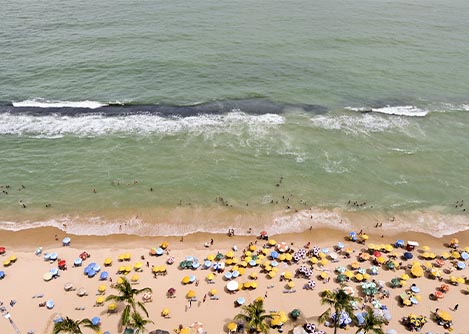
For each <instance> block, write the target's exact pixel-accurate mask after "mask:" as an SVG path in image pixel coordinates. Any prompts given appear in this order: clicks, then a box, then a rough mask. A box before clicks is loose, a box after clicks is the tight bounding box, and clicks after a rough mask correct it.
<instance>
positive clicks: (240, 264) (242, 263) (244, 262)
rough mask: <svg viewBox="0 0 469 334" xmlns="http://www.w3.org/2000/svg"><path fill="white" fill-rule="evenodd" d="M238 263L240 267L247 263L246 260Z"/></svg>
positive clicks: (245, 265)
mask: <svg viewBox="0 0 469 334" xmlns="http://www.w3.org/2000/svg"><path fill="white" fill-rule="evenodd" d="M238 265H239V266H241V267H247V266H248V263H247V262H246V261H241V262H240V263H238Z"/></svg>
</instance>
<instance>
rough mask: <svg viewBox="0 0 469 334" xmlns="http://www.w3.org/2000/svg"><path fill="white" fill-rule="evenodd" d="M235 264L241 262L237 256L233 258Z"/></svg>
mask: <svg viewBox="0 0 469 334" xmlns="http://www.w3.org/2000/svg"><path fill="white" fill-rule="evenodd" d="M231 261H232V262H233V264H237V263H239V259H238V258H237V257H234V258H233V259H232V260H231Z"/></svg>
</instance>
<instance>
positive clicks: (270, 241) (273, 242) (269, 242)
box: [267, 239, 277, 246]
mask: <svg viewBox="0 0 469 334" xmlns="http://www.w3.org/2000/svg"><path fill="white" fill-rule="evenodd" d="M267 243H268V244H269V245H270V246H275V245H276V244H277V241H275V240H274V239H269V241H267Z"/></svg>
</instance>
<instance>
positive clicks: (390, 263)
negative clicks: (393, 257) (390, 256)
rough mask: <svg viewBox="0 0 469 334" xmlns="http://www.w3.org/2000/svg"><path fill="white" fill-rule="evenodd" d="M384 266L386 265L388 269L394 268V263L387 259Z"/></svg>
mask: <svg viewBox="0 0 469 334" xmlns="http://www.w3.org/2000/svg"><path fill="white" fill-rule="evenodd" d="M386 267H388V269H394V268H395V263H394V261H388V262H386Z"/></svg>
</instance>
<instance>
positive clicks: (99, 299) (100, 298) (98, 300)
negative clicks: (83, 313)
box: [96, 296, 104, 305]
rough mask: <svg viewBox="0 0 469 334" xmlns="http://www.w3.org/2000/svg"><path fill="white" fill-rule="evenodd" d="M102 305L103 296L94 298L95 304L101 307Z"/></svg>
mask: <svg viewBox="0 0 469 334" xmlns="http://www.w3.org/2000/svg"><path fill="white" fill-rule="evenodd" d="M103 303H104V296H98V297H97V298H96V304H98V305H101V304H103Z"/></svg>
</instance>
